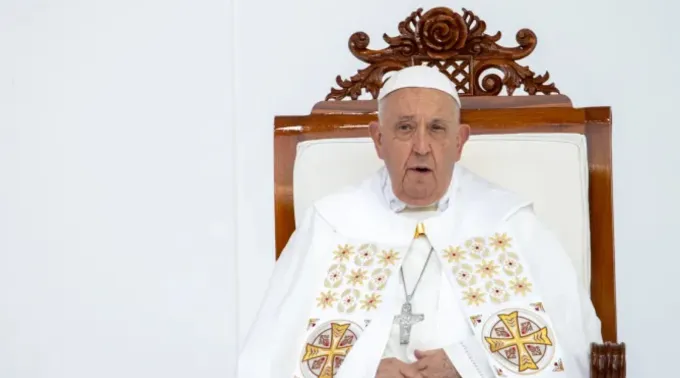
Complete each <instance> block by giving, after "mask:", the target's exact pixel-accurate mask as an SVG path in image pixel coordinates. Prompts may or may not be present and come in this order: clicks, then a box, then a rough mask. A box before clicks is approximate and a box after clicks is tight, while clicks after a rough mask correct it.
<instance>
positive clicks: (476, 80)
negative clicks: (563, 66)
mask: <svg viewBox="0 0 680 378" xmlns="http://www.w3.org/2000/svg"><path fill="white" fill-rule="evenodd" d="M398 28H399V35H398V36H396V37H389V36H387V34H385V35H383V39H384V40H385V42H387V43H388V45H389V47H387V48H384V49H381V50H372V49H369V48H368V45H369V43H370V38H369V36H368V34H366V33H364V32H357V33H354V34H352V36H351V37H350V39H349V49H350V51H351V52H352V54H354V56H356V57H357V58H358V59H359V60H361V61H363V62H366V63H368V64H369V65H368V67H366V68H363V69H360V70H359V71H358V72H357V74H356V75H354V76H352V77H351V78H349V79H343V78H341V77H340V76H339V75H338V77H337V78H336V82H337V84H338V86H339V87H340V88H331V92H330V93H329V94H328V95H327V96H326V100H342V99H345V98H351V99H352V100H357V99H358V98H359V97H360V96H361V95H362V93H363V91H364V90H365V91H366V92H368V93H370V94H371V95H372V96H373V98H374V99H375V98H377V96H378V91H379V90H380V88H381V87H382V83H383V76H384V75H385V74H386V73H387V72H390V71H394V70H399V69H401V68H404V67H407V66H412V65H428V66H431V67H437V68H439V70H440V71H441V72H443V73H444V74H445V75H447V76H448V77H449V78H450V79H451V81H452V82H454V83H455V84H456V87H457V88H458V91H459V93H460V95H461V96H496V95H498V94H499V93H501V91H502V89H503V87H505V88H506V89H507V92H508V94H509V95H512V94H513V93H514V91H515V90H516V89H517V88H519V87H521V86H523V87H524V90H525V91H526V92H527V93H528V94H530V95H536V94H546V95H548V94H554V93H555V94H558V93H559V90H558V89H557V88H556V87H555V84H548V83H547V81H548V79H549V78H550V75H549V73H548V72H546V73H545V74H544V75H536V74H535V73H534V72H533V71H531V69H529V67H527V66H522V65H520V64H519V63H517V60H520V59H522V58H525V57H527V56H528V55H529V54H531V52H532V51H534V49H535V48H536V43H537V39H536V34H534V32H533V31H531V30H529V29H522V30H520V31H518V32H517V35H516V40H517V43H518V46H517V47H503V46H501V45H499V44H498V43H497V42H498V41H499V40H500V38H501V33H500V32H498V33H496V34H494V35H489V34H486V33H485V32H486V23H485V22H484V21H482V20H481V19H480V18H479V17H478V16H476V15H475V14H473V13H472V12H470V11H468V10H466V9H464V8H463V14H462V15H461V14H459V13H456V12H454V11H453V10H451V9H449V8H445V7H439V8H433V9H431V10H429V11H427V12H425V13H424V14H423V9H422V8H420V9H418V10H416V11H415V12H413V13H411V15H410V16H408V17H407V18H406V19H405V20H404V21H402V22H400V23H399V26H398ZM492 69H497V70H500V71H501V72H502V73H503V77H502V78H501V77H500V76H499V75H497V74H496V73H493V71H491V72H489V71H490V70H492Z"/></svg>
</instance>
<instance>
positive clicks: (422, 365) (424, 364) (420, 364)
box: [413, 360, 427, 371]
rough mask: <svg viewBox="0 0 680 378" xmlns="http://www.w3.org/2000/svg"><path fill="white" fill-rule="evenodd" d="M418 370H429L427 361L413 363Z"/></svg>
mask: <svg viewBox="0 0 680 378" xmlns="http://www.w3.org/2000/svg"><path fill="white" fill-rule="evenodd" d="M413 366H414V367H415V368H416V370H418V371H421V370H425V369H427V360H418V361H416V362H414V363H413Z"/></svg>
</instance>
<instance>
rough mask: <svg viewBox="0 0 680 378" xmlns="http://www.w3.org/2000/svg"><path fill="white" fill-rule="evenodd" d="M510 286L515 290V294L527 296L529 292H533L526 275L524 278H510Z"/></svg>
mask: <svg viewBox="0 0 680 378" xmlns="http://www.w3.org/2000/svg"><path fill="white" fill-rule="evenodd" d="M510 286H511V287H512V289H513V290H515V294H517V295H520V294H521V295H522V296H525V295H526V294H527V293H531V286H532V284H531V282H529V281H528V280H527V278H526V277H523V278H520V277H518V278H513V279H511V280H510Z"/></svg>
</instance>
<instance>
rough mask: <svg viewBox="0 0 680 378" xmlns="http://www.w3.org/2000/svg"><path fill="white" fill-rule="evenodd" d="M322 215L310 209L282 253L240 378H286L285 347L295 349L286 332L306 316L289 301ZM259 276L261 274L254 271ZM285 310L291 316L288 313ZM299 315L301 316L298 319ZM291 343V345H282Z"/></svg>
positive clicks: (241, 364)
mask: <svg viewBox="0 0 680 378" xmlns="http://www.w3.org/2000/svg"><path fill="white" fill-rule="evenodd" d="M318 218H319V217H318V215H317V214H316V213H315V212H314V211H313V210H310V211H309V212H308V213H307V214H305V218H304V220H303V222H301V224H300V226H299V227H298V228H297V229H296V230H295V231H294V232H293V234H292V235H291V237H290V239H289V240H288V243H287V244H286V247H285V248H284V249H283V251H282V252H281V255H280V257H279V259H278V260H277V262H276V265H275V266H274V272H273V273H272V276H271V278H270V279H269V286H268V288H267V291H266V293H265V295H264V299H263V300H262V302H261V304H260V308H259V311H258V313H257V316H256V318H255V320H254V321H253V323H252V325H251V327H250V330H249V332H248V335H247V337H246V340H245V342H244V345H243V346H242V347H241V352H240V355H239V360H238V373H237V374H238V375H237V377H238V378H254V377H262V378H275V377H283V376H285V374H282V371H280V370H279V369H285V367H284V366H280V365H279V363H280V362H281V359H282V356H280V351H281V349H282V348H281V347H282V346H283V347H284V348H285V346H287V347H289V348H291V347H293V342H290V341H288V342H286V341H284V339H283V338H284V337H285V332H282V331H285V330H286V329H289V328H290V327H295V326H296V325H297V323H295V321H296V320H298V321H299V320H302V319H303V318H304V315H303V314H300V313H299V312H298V311H294V306H290V305H291V304H292V303H290V301H289V300H288V299H289V298H288V297H290V296H291V295H293V291H294V290H293V289H294V288H295V287H296V286H299V285H300V283H301V279H302V278H303V277H302V276H301V275H300V272H301V270H302V267H303V265H304V263H305V260H306V258H307V256H308V252H309V249H310V246H311V243H312V239H313V238H312V236H313V234H314V228H315V226H316V225H318V224H319V223H320V222H319V219H318ZM252 274H257V272H252ZM285 310H289V311H291V313H289V314H286V313H284V311H285ZM295 315H298V317H297V319H296V318H295ZM282 344H287V345H282Z"/></svg>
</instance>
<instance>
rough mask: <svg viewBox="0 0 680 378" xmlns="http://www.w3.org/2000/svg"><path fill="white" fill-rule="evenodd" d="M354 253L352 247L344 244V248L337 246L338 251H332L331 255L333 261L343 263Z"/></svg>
mask: <svg viewBox="0 0 680 378" xmlns="http://www.w3.org/2000/svg"><path fill="white" fill-rule="evenodd" d="M353 253H354V247H352V246H351V245H348V244H345V245H344V246H342V245H339V246H338V249H336V250H335V251H333V254H334V255H335V257H334V258H335V259H336V260H338V261H340V262H343V261H349V258H350V257H351V256H352V254H353Z"/></svg>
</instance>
